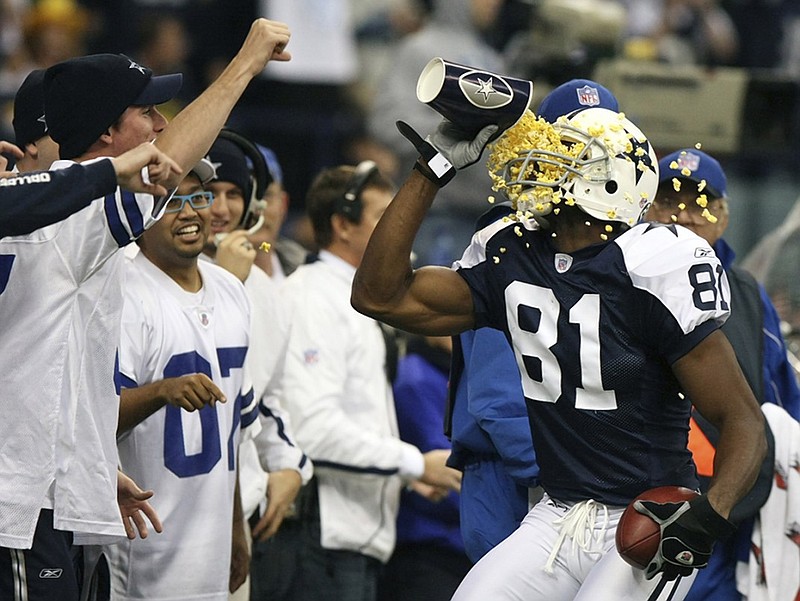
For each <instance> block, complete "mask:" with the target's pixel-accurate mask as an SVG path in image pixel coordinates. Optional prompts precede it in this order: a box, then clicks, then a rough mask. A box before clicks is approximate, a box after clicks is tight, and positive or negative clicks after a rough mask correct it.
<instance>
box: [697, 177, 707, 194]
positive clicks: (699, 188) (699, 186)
mask: <svg viewBox="0 0 800 601" xmlns="http://www.w3.org/2000/svg"><path fill="white" fill-rule="evenodd" d="M705 189H706V180H704V179H701V180H700V183H699V184H697V191H698V192H702V191H703V190H705Z"/></svg>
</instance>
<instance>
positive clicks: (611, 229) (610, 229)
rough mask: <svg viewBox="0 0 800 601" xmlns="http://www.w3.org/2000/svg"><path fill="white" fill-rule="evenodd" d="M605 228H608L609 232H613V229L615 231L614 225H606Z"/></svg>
mask: <svg viewBox="0 0 800 601" xmlns="http://www.w3.org/2000/svg"><path fill="white" fill-rule="evenodd" d="M603 229H605V230H606V231H607V232H609V233H611V232H613V231H614V228H613V227H611V226H610V225H606V227H605V228H603Z"/></svg>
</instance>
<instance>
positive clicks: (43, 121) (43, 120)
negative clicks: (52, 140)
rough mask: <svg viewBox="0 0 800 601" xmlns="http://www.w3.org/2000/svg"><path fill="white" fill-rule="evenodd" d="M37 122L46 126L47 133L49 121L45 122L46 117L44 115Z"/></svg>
mask: <svg viewBox="0 0 800 601" xmlns="http://www.w3.org/2000/svg"><path fill="white" fill-rule="evenodd" d="M36 121H38V122H39V123H41V124H42V125H44V131H45V132H47V121H45V119H44V115H42V116H41V117H39V118H38V119H37V120H36Z"/></svg>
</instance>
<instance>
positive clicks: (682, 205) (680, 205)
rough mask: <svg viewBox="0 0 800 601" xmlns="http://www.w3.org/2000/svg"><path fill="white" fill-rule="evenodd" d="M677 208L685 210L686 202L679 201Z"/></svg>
mask: <svg viewBox="0 0 800 601" xmlns="http://www.w3.org/2000/svg"><path fill="white" fill-rule="evenodd" d="M678 208H679V209H680V210H681V211H685V210H686V204H685V203H680V204H678Z"/></svg>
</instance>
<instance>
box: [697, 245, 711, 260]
mask: <svg viewBox="0 0 800 601" xmlns="http://www.w3.org/2000/svg"><path fill="white" fill-rule="evenodd" d="M711 253H712V250H711V249H710V248H695V249H694V257H695V259H703V258H705V257H709V256H711Z"/></svg>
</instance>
